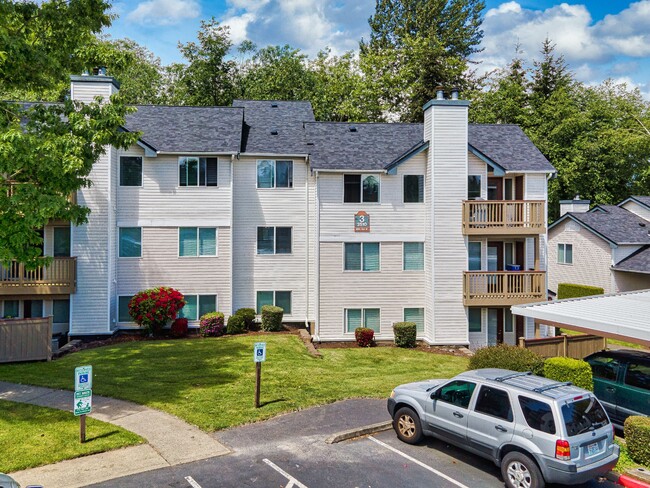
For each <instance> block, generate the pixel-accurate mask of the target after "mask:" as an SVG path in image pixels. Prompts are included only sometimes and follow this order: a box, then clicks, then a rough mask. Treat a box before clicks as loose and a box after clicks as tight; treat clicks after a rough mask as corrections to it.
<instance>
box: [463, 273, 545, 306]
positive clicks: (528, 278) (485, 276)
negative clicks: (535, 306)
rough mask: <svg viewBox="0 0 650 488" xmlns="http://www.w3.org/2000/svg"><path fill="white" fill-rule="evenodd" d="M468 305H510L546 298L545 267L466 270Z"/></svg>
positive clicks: (465, 291) (465, 300) (466, 301)
mask: <svg viewBox="0 0 650 488" xmlns="http://www.w3.org/2000/svg"><path fill="white" fill-rule="evenodd" d="M463 292H464V297H463V301H464V303H465V305H466V306H468V307H491V306H508V305H518V304H522V303H532V302H542V301H545V300H546V272H545V271H466V272H465V283H464V286H463Z"/></svg>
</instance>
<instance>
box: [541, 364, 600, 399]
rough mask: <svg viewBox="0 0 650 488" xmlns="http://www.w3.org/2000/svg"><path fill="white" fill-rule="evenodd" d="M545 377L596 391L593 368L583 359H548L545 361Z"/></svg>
mask: <svg viewBox="0 0 650 488" xmlns="http://www.w3.org/2000/svg"><path fill="white" fill-rule="evenodd" d="M544 376H545V377H547V378H550V379H552V380H556V381H570V382H571V383H573V384H574V385H576V386H578V387H580V388H584V389H585V390H591V391H594V379H593V375H592V373H591V366H589V363H587V362H585V361H582V360H581V359H572V358H563V357H556V358H548V359H547V360H546V361H544Z"/></svg>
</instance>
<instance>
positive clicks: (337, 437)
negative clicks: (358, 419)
mask: <svg viewBox="0 0 650 488" xmlns="http://www.w3.org/2000/svg"><path fill="white" fill-rule="evenodd" d="M392 427H393V422H392V421H391V420H388V421H386V422H379V423H378V424H372V425H366V426H365V427H360V428H357V429H350V430H344V431H343V432H339V433H337V434H334V435H331V436H330V437H328V438H327V439H325V442H326V443H327V444H336V443H337V442H342V441H347V440H348V439H354V438H355V437H360V436H362V435H370V434H376V433H377V432H382V431H384V430H389V429H391V428H392Z"/></svg>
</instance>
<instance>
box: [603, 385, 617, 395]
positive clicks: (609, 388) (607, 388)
mask: <svg viewBox="0 0 650 488" xmlns="http://www.w3.org/2000/svg"><path fill="white" fill-rule="evenodd" d="M605 390H607V391H608V392H610V393H614V392H615V391H616V388H614V387H612V386H608V387H606V388H605Z"/></svg>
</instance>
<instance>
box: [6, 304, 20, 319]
mask: <svg viewBox="0 0 650 488" xmlns="http://www.w3.org/2000/svg"><path fill="white" fill-rule="evenodd" d="M18 313H19V312H18V300H5V301H4V312H3V317H4V318H5V319H15V318H17V317H18Z"/></svg>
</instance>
